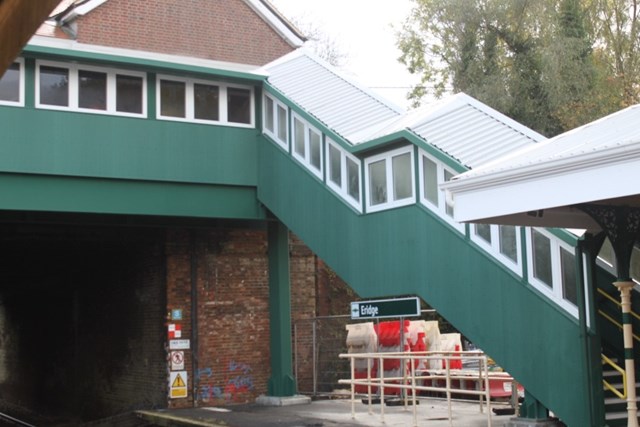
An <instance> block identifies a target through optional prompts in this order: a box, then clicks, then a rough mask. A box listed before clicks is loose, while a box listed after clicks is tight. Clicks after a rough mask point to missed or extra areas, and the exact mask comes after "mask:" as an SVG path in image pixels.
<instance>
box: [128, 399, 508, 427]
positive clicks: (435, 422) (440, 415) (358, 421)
mask: <svg viewBox="0 0 640 427" xmlns="http://www.w3.org/2000/svg"><path fill="white" fill-rule="evenodd" d="M303 397H306V396H303ZM419 400H420V404H419V405H417V406H416V412H415V414H414V412H413V407H411V406H409V407H407V408H405V407H404V406H403V405H402V406H387V405H384V407H381V406H380V405H379V404H377V405H372V406H371V408H369V405H367V404H363V403H362V401H360V400H358V401H356V402H354V414H353V416H352V414H351V401H350V400H349V399H333V400H315V401H312V402H311V403H308V404H298V405H280V406H262V405H258V404H248V405H232V406H226V407H225V409H228V410H229V411H228V412H220V411H218V410H211V409H213V408H209V409H206V408H191V409H174V410H167V409H165V410H157V411H139V412H138V416H139V417H141V418H144V419H146V420H148V421H152V422H155V423H156V424H157V425H162V426H200V427H202V426H217V427H222V426H224V427H245V426H260V427H307V426H314V427H316V426H317V427H363V426H368V427H408V426H415V425H418V426H423V425H424V426H429V427H451V426H453V427H485V426H488V425H489V414H488V413H487V408H486V406H485V407H484V412H480V405H479V404H478V403H477V402H465V401H452V402H451V422H449V406H448V404H447V401H446V400H443V399H432V398H421V399H419ZM270 401H271V402H272V403H273V400H271V399H270ZM276 401H277V400H276ZM294 401H295V400H294ZM298 401H301V400H298ZM283 402H284V401H283ZM492 406H493V407H496V406H497V405H493V404H492ZM500 407H502V408H504V407H505V405H504V404H503V405H501V406H500ZM381 410H383V411H384V414H382V413H381ZM512 418H513V415H501V416H498V415H495V414H493V412H492V413H491V425H492V426H493V427H504V426H506V425H507V423H508V422H509V421H510V420H511V419H512Z"/></svg>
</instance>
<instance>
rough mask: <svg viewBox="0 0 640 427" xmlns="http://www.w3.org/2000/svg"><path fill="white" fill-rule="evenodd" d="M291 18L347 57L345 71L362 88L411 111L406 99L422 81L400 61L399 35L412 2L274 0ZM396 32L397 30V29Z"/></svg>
mask: <svg viewBox="0 0 640 427" xmlns="http://www.w3.org/2000/svg"><path fill="white" fill-rule="evenodd" d="M270 1H271V3H272V4H273V5H274V6H275V7H276V8H277V9H278V10H279V11H280V12H281V13H282V14H283V15H284V16H285V17H287V18H289V19H291V20H294V21H297V22H302V23H310V25H313V26H314V27H315V28H318V29H319V30H321V31H322V32H323V33H324V34H326V35H327V36H328V37H329V38H330V39H332V40H334V41H335V43H336V45H337V46H338V47H339V49H340V51H342V52H344V53H345V54H346V58H345V60H344V62H343V65H342V66H341V67H340V68H342V69H343V70H345V71H346V72H347V73H348V74H351V75H352V76H353V77H354V78H355V80H356V81H358V82H360V84H362V85H364V86H366V87H368V88H371V89H372V90H373V91H375V92H377V93H379V94H380V95H382V96H383V97H385V98H387V99H389V100H391V101H392V102H394V103H395V104H397V105H399V106H401V107H404V108H408V107H409V102H408V101H407V100H406V94H407V92H409V90H410V86H411V85H413V84H415V83H417V81H418V78H417V77H416V76H412V75H411V74H410V73H409V72H408V71H407V69H406V67H405V66H404V65H403V64H401V63H400V62H398V61H397V58H398V57H399V56H400V51H399V50H398V48H397V47H396V46H395V44H396V35H395V33H396V31H398V30H399V29H400V28H401V26H402V22H403V21H404V20H405V18H406V17H407V16H409V13H410V11H411V7H412V2H411V0H270ZM394 27H395V28H394Z"/></svg>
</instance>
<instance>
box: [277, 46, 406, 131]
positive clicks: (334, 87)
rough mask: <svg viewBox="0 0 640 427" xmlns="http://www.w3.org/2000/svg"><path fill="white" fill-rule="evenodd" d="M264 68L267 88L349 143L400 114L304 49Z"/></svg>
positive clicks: (399, 110)
mask: <svg viewBox="0 0 640 427" xmlns="http://www.w3.org/2000/svg"><path fill="white" fill-rule="evenodd" d="M264 69H265V70H266V71H267V72H268V73H269V78H268V81H269V83H270V84H271V85H273V86H274V87H275V88H276V89H278V90H279V91H280V92H282V93H283V94H284V95H286V96H287V97H288V98H289V99H290V100H291V101H293V102H295V103H296V104H298V105H299V106H300V107H301V108H302V109H304V110H305V111H306V112H308V113H309V114H311V115H312V116H314V117H315V118H317V119H318V120H319V121H320V122H322V123H323V124H325V125H326V126H327V127H329V128H330V129H332V130H333V131H335V132H336V133H337V134H339V135H340V136H342V137H343V138H345V139H346V140H347V141H349V142H351V143H354V141H353V138H352V135H354V134H357V133H358V132H361V131H362V130H366V129H368V128H370V127H372V126H375V125H376V124H377V123H380V122H382V121H387V120H389V119H392V118H396V117H399V116H400V115H401V114H402V112H403V111H402V109H400V108H398V107H396V106H394V105H393V104H391V103H390V102H389V101H385V100H383V99H381V98H380V97H379V96H377V95H376V94H374V93H373V92H371V91H369V90H368V89H365V88H363V87H361V86H360V85H358V84H357V83H355V82H353V81H351V80H350V79H349V78H348V77H346V76H344V75H343V74H342V73H340V72H339V71H337V70H335V69H334V68H333V67H331V66H330V65H328V64H326V63H324V61H322V60H320V59H319V58H316V57H314V56H312V55H311V54H309V53H308V52H306V51H304V50H299V51H295V52H293V53H291V54H289V55H285V56H284V57H282V58H280V59H278V60H276V61H274V62H272V63H271V64H267V65H266V66H265V67H264Z"/></svg>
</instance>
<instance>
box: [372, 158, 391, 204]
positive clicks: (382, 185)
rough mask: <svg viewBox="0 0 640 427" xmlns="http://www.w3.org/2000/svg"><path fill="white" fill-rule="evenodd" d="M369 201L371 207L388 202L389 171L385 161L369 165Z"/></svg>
mask: <svg viewBox="0 0 640 427" xmlns="http://www.w3.org/2000/svg"><path fill="white" fill-rule="evenodd" d="M369 200H370V201H371V202H370V203H371V205H379V204H381V203H386V202H387V171H386V167H385V161H384V160H380V161H378V162H374V163H370V164H369Z"/></svg>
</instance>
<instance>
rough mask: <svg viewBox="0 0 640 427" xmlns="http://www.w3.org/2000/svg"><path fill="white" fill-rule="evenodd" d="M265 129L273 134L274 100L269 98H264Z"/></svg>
mask: <svg viewBox="0 0 640 427" xmlns="http://www.w3.org/2000/svg"><path fill="white" fill-rule="evenodd" d="M264 127H265V128H266V129H267V130H268V131H269V132H273V100H272V99H271V98H269V97H268V96H265V97H264Z"/></svg>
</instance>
